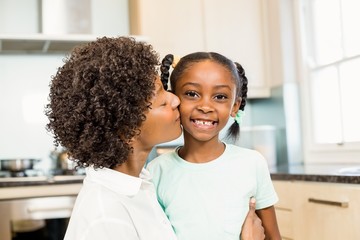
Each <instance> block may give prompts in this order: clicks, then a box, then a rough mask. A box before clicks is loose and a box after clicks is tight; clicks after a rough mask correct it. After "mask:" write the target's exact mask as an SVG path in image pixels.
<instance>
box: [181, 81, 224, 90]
mask: <svg viewBox="0 0 360 240" xmlns="http://www.w3.org/2000/svg"><path fill="white" fill-rule="evenodd" d="M187 85H190V86H194V87H200V84H198V83H194V82H187V83H185V84H183V85H182V86H181V87H185V86H187ZM214 88H215V89H220V88H228V89H230V90H231V87H230V86H229V85H227V84H219V85H215V86H214Z"/></svg>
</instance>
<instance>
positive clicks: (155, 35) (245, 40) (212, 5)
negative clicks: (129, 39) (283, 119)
mask: <svg viewBox="0 0 360 240" xmlns="http://www.w3.org/2000/svg"><path fill="white" fill-rule="evenodd" d="M263 1H264V0H253V1H244V0H242V1H239V0H227V1H226V4H224V2H220V1H217V0H206V1H191V0H174V1H166V0H156V1H147V0H134V1H130V2H129V6H130V33H131V34H133V35H145V36H147V37H148V38H149V42H150V43H151V44H152V45H154V48H155V49H156V50H157V51H158V52H159V53H160V56H161V57H164V56H165V55H166V54H168V53H172V54H174V55H179V56H183V55H186V54H188V53H191V52H196V51H215V52H219V53H221V54H223V55H225V56H227V57H229V58H230V59H232V60H233V61H237V62H239V63H240V64H242V65H243V67H244V69H245V71H246V74H247V76H248V79H249V92H248V95H249V98H262V97H269V96H270V88H269V84H268V81H269V79H268V76H269V73H268V68H267V67H266V66H267V65H266V63H267V62H268V57H269V55H268V49H267V37H266V29H265V24H264V20H265V18H264V16H263V15H264V13H265V10H266V9H265V8H264V4H263ZM220 9H221V10H220Z"/></svg>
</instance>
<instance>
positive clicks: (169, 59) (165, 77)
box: [160, 54, 174, 90]
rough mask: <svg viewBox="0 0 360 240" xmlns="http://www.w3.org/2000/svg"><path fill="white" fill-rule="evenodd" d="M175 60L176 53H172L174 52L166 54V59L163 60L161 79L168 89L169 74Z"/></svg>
mask: <svg viewBox="0 0 360 240" xmlns="http://www.w3.org/2000/svg"><path fill="white" fill-rule="evenodd" d="M173 61H174V55H172V54H168V55H166V56H165V57H164V59H163V60H162V61H161V66H160V71H161V75H160V79H161V82H162V84H163V86H164V89H165V90H167V89H168V82H169V76H170V66H171V64H172V63H173Z"/></svg>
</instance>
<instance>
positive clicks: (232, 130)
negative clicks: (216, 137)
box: [227, 62, 248, 141]
mask: <svg viewBox="0 0 360 240" xmlns="http://www.w3.org/2000/svg"><path fill="white" fill-rule="evenodd" d="M235 66H236V69H237V73H238V75H239V79H240V82H241V84H240V85H241V89H239V93H238V97H241V103H240V107H239V111H238V112H237V114H236V117H235V121H234V123H233V124H231V126H230V127H229V129H228V132H227V138H228V139H231V140H233V141H236V139H238V138H239V137H240V124H241V119H242V117H243V115H244V109H245V105H246V100H247V92H248V79H247V77H246V76H245V70H244V68H243V67H242V66H241V65H240V64H239V63H237V62H235Z"/></svg>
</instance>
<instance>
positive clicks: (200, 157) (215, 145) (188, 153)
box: [178, 138, 225, 163]
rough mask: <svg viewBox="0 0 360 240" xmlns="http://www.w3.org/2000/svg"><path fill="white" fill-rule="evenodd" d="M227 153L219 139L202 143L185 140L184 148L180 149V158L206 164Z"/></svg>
mask: <svg viewBox="0 0 360 240" xmlns="http://www.w3.org/2000/svg"><path fill="white" fill-rule="evenodd" d="M224 151H225V144H224V143H223V142H221V141H220V140H219V139H218V138H214V139H212V140H210V141H206V142H201V141H196V140H195V139H193V138H185V141H184V146H183V147H181V148H180V149H179V152H178V153H179V156H180V157H181V158H183V159H185V160H186V161H188V162H193V163H206V162H210V161H212V160H215V159H217V158H218V157H220V156H221V155H222V154H223V153H224Z"/></svg>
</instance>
